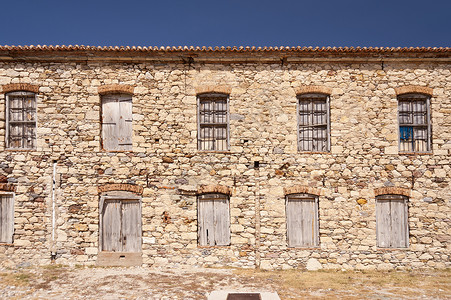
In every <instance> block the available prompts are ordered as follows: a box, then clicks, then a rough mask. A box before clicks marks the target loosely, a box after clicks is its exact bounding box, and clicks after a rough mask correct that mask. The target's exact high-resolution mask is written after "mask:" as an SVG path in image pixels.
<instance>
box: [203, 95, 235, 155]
mask: <svg viewBox="0 0 451 300" xmlns="http://www.w3.org/2000/svg"><path fill="white" fill-rule="evenodd" d="M198 149H199V150H209V151H226V150H228V149H229V99H228V96H227V95H223V94H203V95H199V96H198Z"/></svg>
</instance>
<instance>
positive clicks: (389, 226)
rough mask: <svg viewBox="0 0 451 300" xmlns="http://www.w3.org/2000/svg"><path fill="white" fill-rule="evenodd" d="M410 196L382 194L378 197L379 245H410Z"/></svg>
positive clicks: (377, 230) (397, 246) (377, 231)
mask: <svg viewBox="0 0 451 300" xmlns="http://www.w3.org/2000/svg"><path fill="white" fill-rule="evenodd" d="M407 201H408V198H407V197H406V196H402V195H380V196H377V198H376V236H377V246H378V247H382V248H406V247H408V246H409V227H408V212H407Z"/></svg>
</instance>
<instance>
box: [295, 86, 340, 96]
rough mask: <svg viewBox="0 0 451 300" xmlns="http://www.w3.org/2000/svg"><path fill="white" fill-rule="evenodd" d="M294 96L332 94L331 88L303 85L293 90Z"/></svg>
mask: <svg viewBox="0 0 451 300" xmlns="http://www.w3.org/2000/svg"><path fill="white" fill-rule="evenodd" d="M295 92H296V95H302V94H327V95H330V94H332V88H330V87H327V86H321V85H304V86H299V87H297V88H296V89H295Z"/></svg>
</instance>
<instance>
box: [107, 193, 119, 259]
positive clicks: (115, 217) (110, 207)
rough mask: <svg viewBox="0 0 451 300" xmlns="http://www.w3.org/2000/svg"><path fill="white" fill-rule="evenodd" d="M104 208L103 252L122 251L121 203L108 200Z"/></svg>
mask: <svg viewBox="0 0 451 300" xmlns="http://www.w3.org/2000/svg"><path fill="white" fill-rule="evenodd" d="M103 207H104V208H103V215H102V250H103V251H122V238H121V201H120V200H107V201H105V202H104V204H103Z"/></svg>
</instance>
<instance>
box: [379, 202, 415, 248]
mask: <svg viewBox="0 0 451 300" xmlns="http://www.w3.org/2000/svg"><path fill="white" fill-rule="evenodd" d="M382 201H390V202H393V201H397V202H402V205H403V214H404V218H403V219H404V220H405V221H404V222H405V223H404V224H403V225H404V226H405V232H404V239H405V244H404V245H392V244H389V245H382V241H381V238H380V236H381V234H382V233H381V230H382V229H381V225H380V223H381V221H380V218H382V217H384V216H381V215H380V214H379V210H380V209H379V205H380V203H381V202H382ZM408 203H409V197H407V196H404V195H396V194H385V195H379V196H377V197H376V240H377V247H378V248H394V249H406V248H409V208H408V207H409V205H408ZM389 217H390V223H392V218H393V217H392V210H390V216H389ZM391 227H392V226H391V225H390V232H389V233H388V234H389V237H390V238H389V240H394V237H393V236H392V234H393V233H392V231H391V229H392V228H391Z"/></svg>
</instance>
